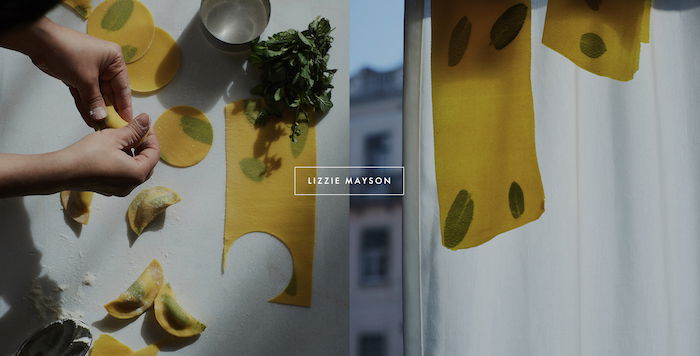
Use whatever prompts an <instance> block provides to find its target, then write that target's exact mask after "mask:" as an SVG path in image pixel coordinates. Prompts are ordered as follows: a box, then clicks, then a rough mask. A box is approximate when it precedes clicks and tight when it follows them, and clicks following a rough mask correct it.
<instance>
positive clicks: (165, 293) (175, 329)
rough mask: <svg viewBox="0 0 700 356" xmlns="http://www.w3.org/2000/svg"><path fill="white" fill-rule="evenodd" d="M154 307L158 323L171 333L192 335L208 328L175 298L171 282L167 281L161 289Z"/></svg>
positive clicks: (179, 335) (178, 335)
mask: <svg viewBox="0 0 700 356" xmlns="http://www.w3.org/2000/svg"><path fill="white" fill-rule="evenodd" d="M154 308H155V312H156V320H158V324H160V326H162V327H163V329H165V331H167V332H168V333H170V334H171V335H174V336H177V337H190V336H195V335H199V334H201V333H202V332H203V331H204V329H206V328H207V326H206V325H204V324H202V323H201V322H200V321H199V320H197V319H195V318H193V317H192V315H190V314H189V313H188V312H187V311H186V310H185V309H184V308H182V306H180V303H178V301H177V299H175V295H174V294H173V290H172V288H171V287H170V283H166V284H165V285H164V286H163V288H161V289H160V293H158V297H157V298H156V302H155V307H154Z"/></svg>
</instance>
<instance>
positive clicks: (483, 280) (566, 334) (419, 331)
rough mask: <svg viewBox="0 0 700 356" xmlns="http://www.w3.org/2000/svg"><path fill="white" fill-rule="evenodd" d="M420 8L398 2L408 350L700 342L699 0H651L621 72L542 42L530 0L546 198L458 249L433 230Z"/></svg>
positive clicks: (534, 351)
mask: <svg viewBox="0 0 700 356" xmlns="http://www.w3.org/2000/svg"><path fill="white" fill-rule="evenodd" d="M425 9H426V11H425V12H423V4H422V2H421V1H411V0H409V1H408V2H407V17H406V19H407V20H406V21H407V33H406V35H407V42H406V53H407V56H406V75H407V78H406V99H407V103H406V107H405V113H406V116H405V132H406V138H405V142H404V144H405V145H406V152H405V156H406V166H407V182H406V185H407V187H408V188H411V187H412V188H413V189H412V190H409V191H408V192H407V196H406V203H407V204H406V211H405V214H406V219H405V220H406V224H407V225H406V227H405V229H404V231H405V232H406V236H405V246H404V258H405V262H404V263H405V271H406V272H405V273H406V275H405V285H406V286H405V288H406V290H405V296H406V301H405V305H406V309H405V319H406V341H405V342H406V349H407V351H408V353H409V354H410V355H508V356H511V355H591V356H604V355H615V356H618V355H635V356H640V355H700V67H699V66H698V65H699V63H700V62H699V61H698V58H699V57H700V47H699V46H698V43H699V42H698V41H699V40H700V2H698V1H662V0H657V1H656V2H655V5H654V9H653V10H652V25H651V44H643V45H642V52H641V62H640V68H639V72H637V74H636V76H635V79H634V80H633V81H631V82H627V83H622V82H617V81H614V80H611V79H607V78H604V77H599V76H596V75H593V74H590V73H588V72H586V71H584V70H582V69H580V68H578V67H576V66H575V65H574V64H572V63H571V62H570V61H569V60H567V59H566V58H564V57H562V56H561V55H559V54H558V53H556V52H554V51H552V50H550V49H548V48H546V47H544V46H543V45H542V43H541V36H542V31H543V26H544V19H545V14H546V1H544V0H540V1H533V12H532V19H533V21H532V26H533V28H532V34H533V38H532V90H533V97H534V105H535V116H536V118H535V120H536V136H537V138H536V141H537V154H538V158H539V164H540V169H541V173H542V179H543V183H544V188H545V195H546V212H545V213H544V215H543V216H542V217H541V218H540V219H539V220H538V221H535V222H533V223H531V224H529V225H526V226H524V227H521V228H518V229H516V230H514V231H511V232H508V233H505V234H503V235H500V236H498V237H496V238H494V239H493V240H492V241H490V242H488V243H486V244H484V245H482V246H479V247H476V248H471V249H467V250H461V251H451V250H448V249H446V248H444V247H443V246H442V245H441V243H440V231H439V229H440V224H439V215H438V211H437V196H436V186H435V174H434V160H433V138H432V137H433V132H432V117H431V110H432V108H431V87H430V14H429V11H428V9H429V4H427V5H426V6H425ZM421 14H423V16H421ZM411 86H414V87H415V88H416V89H411ZM418 88H419V89H418ZM412 99H416V100H415V101H412ZM411 218H413V219H411Z"/></svg>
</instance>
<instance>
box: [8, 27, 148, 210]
mask: <svg viewBox="0 0 700 356" xmlns="http://www.w3.org/2000/svg"><path fill="white" fill-rule="evenodd" d="M0 44H1V45H2V46H3V47H7V48H10V49H14V50H17V51H20V52H23V53H24V54H26V55H28V56H29V57H30V58H31V60H32V62H33V63H34V64H35V65H36V66H37V67H38V68H39V69H41V70H42V71H44V72H45V73H47V74H49V75H51V76H52V77H55V78H57V79H59V80H61V81H63V83H65V84H66V86H68V88H69V90H70V93H71V95H72V96H73V99H74V100H75V105H76V107H77V108H78V111H79V112H80V114H81V116H82V117H83V120H85V122H86V123H87V124H88V125H89V126H90V127H98V125H99V122H100V121H101V120H103V119H104V118H105V117H106V115H107V114H106V110H105V105H114V107H115V109H116V110H117V112H118V113H119V114H120V116H121V117H122V118H124V120H126V121H127V122H129V125H128V126H125V127H123V128H120V129H106V130H102V131H98V132H95V133H92V134H90V135H88V136H86V137H84V138H83V139H81V140H80V141H78V142H76V143H75V144H73V145H71V146H69V147H67V148H65V149H63V150H61V151H57V152H54V153H52V154H50V155H52V157H53V159H52V162H51V163H50V166H52V167H53V166H55V165H56V164H59V163H60V164H63V165H68V167H59V166H56V167H53V168H54V170H55V171H56V172H57V174H58V176H56V177H55V178H54V182H53V183H54V184H53V186H52V184H46V183H41V184H39V183H37V184H36V187H37V188H36V189H37V190H39V191H31V189H30V188H28V187H25V188H24V189H19V190H18V191H16V193H17V194H16V195H20V194H27V193H29V194H32V193H39V194H42V193H44V194H45V193H52V192H55V191H60V190H80V191H95V192H98V193H101V194H104V195H118V196H125V195H127V194H129V193H130V192H131V190H133V189H134V188H135V187H136V186H138V185H139V184H141V183H143V182H144V181H146V180H147V179H148V178H149V177H150V176H151V174H152V171H153V168H154V167H155V165H156V163H157V162H158V159H159V155H160V152H159V146H158V141H157V139H156V136H155V135H154V134H153V132H152V131H150V130H149V127H150V125H149V122H150V120H149V117H148V115H146V114H140V115H139V116H137V117H136V118H134V117H133V113H132V107H131V89H130V86H129V78H128V74H127V70H126V64H125V62H124V59H123V57H122V53H121V48H120V47H119V46H118V45H117V44H115V43H112V42H107V41H103V40H100V39H97V38H94V37H91V36H88V35H86V34H83V33H80V32H77V31H74V30H72V29H69V28H66V27H63V26H60V25H58V24H56V23H53V22H51V21H50V20H48V19H47V18H42V19H40V20H39V21H37V22H35V23H34V24H32V25H30V26H27V27H24V28H20V29H18V30H16V31H15V32H13V33H11V34H9V35H7V36H5V37H4V38H0ZM132 150H133V155H132ZM35 161H36V162H37V163H38V162H40V161H42V160H35ZM45 168H46V167H43V169H45ZM40 169H41V168H40ZM24 171H26V169H25V170H24ZM29 171H32V170H31V169H29ZM58 172H60V173H58ZM0 183H2V177H0ZM6 195H8V194H6Z"/></svg>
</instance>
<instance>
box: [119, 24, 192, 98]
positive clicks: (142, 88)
mask: <svg viewBox="0 0 700 356" xmlns="http://www.w3.org/2000/svg"><path fill="white" fill-rule="evenodd" d="M180 58H181V54H180V47H179V46H178V45H177V42H175V40H174V39H173V38H172V37H171V36H170V35H169V34H168V33H167V32H165V30H163V29H162V28H160V27H156V32H155V35H154V37H153V43H152V44H151V48H150V49H149V50H148V52H147V53H146V55H144V56H143V58H141V59H139V60H138V61H136V62H133V63H129V64H127V66H126V69H127V70H128V72H129V79H130V80H131V90H133V91H135V92H139V93H148V92H152V91H156V90H158V89H161V88H163V87H164V86H166V85H168V83H170V81H171V80H172V79H173V78H174V77H175V74H177V71H178V69H179V68H180Z"/></svg>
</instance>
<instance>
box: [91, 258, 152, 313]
mask: <svg viewBox="0 0 700 356" xmlns="http://www.w3.org/2000/svg"><path fill="white" fill-rule="evenodd" d="M163 279H164V277H163V267H162V266H161V265H160V263H159V262H158V260H155V259H154V260H153V261H151V263H150V264H149V265H148V266H147V267H146V269H145V270H144V271H143V272H142V273H141V275H140V276H139V278H138V279H137V280H136V281H134V283H132V284H131V286H129V288H128V289H127V290H126V291H124V292H123V293H122V294H120V295H119V296H118V297H117V299H115V300H113V301H111V302H109V303H107V304H105V309H106V310H107V313H109V315H111V316H113V317H115V318H117V319H131V318H134V317H137V316H139V315H141V314H143V312H145V311H146V310H147V309H148V308H150V307H151V306H152V305H153V301H154V300H155V299H156V296H157V295H158V292H160V289H161V287H162V286H163Z"/></svg>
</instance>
